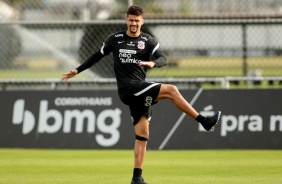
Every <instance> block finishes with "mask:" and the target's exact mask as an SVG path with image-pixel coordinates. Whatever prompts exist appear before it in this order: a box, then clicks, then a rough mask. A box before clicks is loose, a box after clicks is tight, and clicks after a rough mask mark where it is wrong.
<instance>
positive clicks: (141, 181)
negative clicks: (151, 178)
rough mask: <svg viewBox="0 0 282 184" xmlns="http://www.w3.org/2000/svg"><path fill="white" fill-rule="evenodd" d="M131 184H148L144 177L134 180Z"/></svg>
mask: <svg viewBox="0 0 282 184" xmlns="http://www.w3.org/2000/svg"><path fill="white" fill-rule="evenodd" d="M131 184H148V183H146V182H145V181H144V179H143V178H142V177H137V178H132V181H131Z"/></svg>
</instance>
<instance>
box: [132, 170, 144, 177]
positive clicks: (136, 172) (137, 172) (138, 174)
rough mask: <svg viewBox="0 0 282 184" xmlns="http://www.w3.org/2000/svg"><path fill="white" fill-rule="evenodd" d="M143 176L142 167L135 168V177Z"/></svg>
mask: <svg viewBox="0 0 282 184" xmlns="http://www.w3.org/2000/svg"><path fill="white" fill-rule="evenodd" d="M141 176H142V169H140V168H134V169H133V178H138V177H141Z"/></svg>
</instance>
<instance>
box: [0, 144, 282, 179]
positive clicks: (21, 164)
mask: <svg viewBox="0 0 282 184" xmlns="http://www.w3.org/2000/svg"><path fill="white" fill-rule="evenodd" d="M0 166H1V167H0V183H1V184H2V183H4V184H6V183H7V184H18V183H21V184H33V183H36V184H37V183H43V184H44V183H52V184H53V183H68V184H71V183H83V184H86V183H95V184H110V183H111V184H112V183H120V184H126V183H130V179H131V176H132V167H133V151H132V150H54V149H39V150H37V149H0ZM281 173H282V151H281V150H186V151H184V150H181V151H148V152H147V158H146V161H145V166H144V171H143V176H144V178H145V179H146V181H147V182H149V183H152V184H180V183H187V184H188V183H189V184H193V183H197V184H199V183H216V184H221V183H224V184H225V183H228V184H230V183H231V184H233V183H234V184H235V183H236V184H237V183H238V184H239V183H240V184H242V183H260V184H262V183H282V175H281Z"/></svg>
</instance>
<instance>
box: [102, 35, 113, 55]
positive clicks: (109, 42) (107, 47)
mask: <svg viewBox="0 0 282 184" xmlns="http://www.w3.org/2000/svg"><path fill="white" fill-rule="evenodd" d="M113 42H114V34H112V35H110V36H108V37H107V38H106V40H105V41H104V43H103V45H102V47H101V49H100V52H101V53H102V54H103V55H104V56H105V55H108V54H109V53H110V52H112V50H113Z"/></svg>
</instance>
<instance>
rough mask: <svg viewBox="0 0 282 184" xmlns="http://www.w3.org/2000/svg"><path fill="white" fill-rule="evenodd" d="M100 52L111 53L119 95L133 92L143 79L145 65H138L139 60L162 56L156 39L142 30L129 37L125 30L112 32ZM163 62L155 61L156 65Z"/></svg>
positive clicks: (160, 64)
mask: <svg viewBox="0 0 282 184" xmlns="http://www.w3.org/2000/svg"><path fill="white" fill-rule="evenodd" d="M100 52H101V53H102V54H103V55H104V56H105V55H108V54H109V53H110V52H112V53H113V57H114V71H115V74H116V79H117V85H118V89H119V94H120V95H122V94H126V92H127V91H132V92H134V87H136V86H139V85H141V83H142V82H144V81H145V78H146V71H147V67H144V66H139V65H138V63H139V62H140V61H150V60H152V59H151V57H152V58H153V60H155V61H157V59H158V58H160V57H163V58H164V54H163V52H162V51H161V48H160V44H159V43H158V41H157V40H156V39H155V38H153V37H152V36H150V35H149V34H146V33H143V32H141V34H140V36H139V37H129V36H128V35H127V34H126V31H121V32H118V33H115V34H112V35H110V36H109V37H108V38H107V39H106V40H105V42H104V43H103V46H102V47H101V50H100ZM164 60H165V58H164ZM165 61H166V60H165ZM165 64H166V62H160V63H156V66H158V67H161V66H163V65H165ZM124 90H125V91H124Z"/></svg>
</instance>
